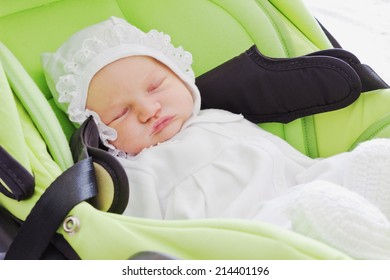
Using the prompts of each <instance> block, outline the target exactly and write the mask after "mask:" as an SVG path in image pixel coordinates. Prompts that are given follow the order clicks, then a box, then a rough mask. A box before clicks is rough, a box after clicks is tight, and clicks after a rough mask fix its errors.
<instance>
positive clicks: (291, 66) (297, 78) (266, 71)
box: [196, 46, 375, 123]
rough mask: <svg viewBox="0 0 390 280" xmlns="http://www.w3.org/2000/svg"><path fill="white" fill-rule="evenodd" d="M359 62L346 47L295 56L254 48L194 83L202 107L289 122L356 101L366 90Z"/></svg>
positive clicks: (271, 120)
mask: <svg viewBox="0 0 390 280" xmlns="http://www.w3.org/2000/svg"><path fill="white" fill-rule="evenodd" d="M340 57H341V58H340ZM350 61H353V63H354V65H355V67H352V66H351V65H350V64H349V63H350ZM361 65H362V64H360V62H359V60H358V59H357V58H356V57H355V56H354V55H352V54H350V53H349V52H347V51H345V50H342V49H337V51H333V50H327V51H319V52H316V53H312V54H309V55H305V56H300V57H296V58H269V57H266V56H264V55H262V54H261V53H260V52H259V51H258V49H257V48H256V46H253V47H251V48H250V49H249V50H247V51H246V52H244V53H242V54H241V55H239V56H237V57H235V58H232V59H231V60H229V61H227V62H225V63H224V64H222V65H220V66H218V67H216V68H214V69H213V70H211V71H209V72H207V73H205V74H203V75H201V76H199V77H198V78H197V79H196V84H197V86H198V87H199V89H200V92H201V95H202V109H208V108H218V109H225V110H228V111H231V112H233V113H241V114H243V115H244V116H245V117H246V118H247V119H249V120H250V121H252V122H255V123H261V122H282V123H287V122H290V121H292V120H294V119H297V118H300V117H304V116H308V115H312V114H317V113H321V112H327V111H331V110H336V109H340V108H343V107H345V106H348V105H349V104H351V103H352V102H354V101H355V100H356V99H357V98H358V97H359V95H360V93H361V91H362V82H361V79H360V77H359V75H358V73H357V71H356V70H355V69H354V68H356V69H361V68H363V67H361ZM362 72H364V70H363V71H362ZM374 73H375V72H374Z"/></svg>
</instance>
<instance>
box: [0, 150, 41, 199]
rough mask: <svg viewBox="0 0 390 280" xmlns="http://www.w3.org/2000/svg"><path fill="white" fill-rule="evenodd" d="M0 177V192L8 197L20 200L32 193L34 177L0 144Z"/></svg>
mask: <svg viewBox="0 0 390 280" xmlns="http://www.w3.org/2000/svg"><path fill="white" fill-rule="evenodd" d="M0 179H1V180H0V192H1V193H3V194H4V195H6V196H7V197H9V198H12V199H16V200H18V201H20V200H23V199H26V198H29V197H31V196H32V194H33V193H34V187H35V180H34V177H33V176H32V175H31V174H30V172H28V171H27V170H26V169H25V168H24V167H23V166H22V165H21V164H20V163H19V162H17V161H16V160H15V159H14V158H13V157H12V156H11V155H10V154H9V153H8V152H7V151H6V150H5V149H4V148H3V147H2V146H0ZM3 183H4V184H5V186H4V185H3Z"/></svg>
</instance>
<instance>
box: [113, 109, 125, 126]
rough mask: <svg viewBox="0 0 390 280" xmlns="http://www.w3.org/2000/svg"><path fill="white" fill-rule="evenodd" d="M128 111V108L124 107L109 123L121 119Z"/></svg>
mask: <svg viewBox="0 0 390 280" xmlns="http://www.w3.org/2000/svg"><path fill="white" fill-rule="evenodd" d="M128 111H129V109H128V108H125V109H123V110H122V111H121V112H120V113H119V114H117V115H115V116H114V118H113V119H112V120H111V121H110V122H109V123H108V124H110V123H112V122H114V121H116V120H118V119H120V118H121V117H123V116H124V115H125V114H126V113H127V112H128Z"/></svg>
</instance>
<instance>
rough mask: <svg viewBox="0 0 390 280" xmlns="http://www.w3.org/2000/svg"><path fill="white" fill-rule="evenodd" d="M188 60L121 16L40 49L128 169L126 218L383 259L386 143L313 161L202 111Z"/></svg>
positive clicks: (66, 104)
mask: <svg viewBox="0 0 390 280" xmlns="http://www.w3.org/2000/svg"><path fill="white" fill-rule="evenodd" d="M191 64H192V56H191V54H190V53H189V52H187V51H184V50H183V48H181V47H178V48H177V47H174V46H173V45H172V44H171V41H170V37H169V36H168V35H166V34H163V33H161V32H158V31H156V30H151V31H149V32H147V33H145V32H142V31H141V30H139V29H138V28H136V27H135V26H133V25H131V24H130V23H128V22H127V21H125V20H123V19H120V18H116V17H111V18H109V19H108V20H105V21H103V22H100V23H98V24H95V25H92V26H90V27H87V28H85V29H83V30H81V31H79V32H77V33H76V34H74V35H73V36H72V37H70V38H69V39H68V40H67V41H66V42H65V43H64V44H63V45H62V46H61V47H60V48H59V49H58V50H57V51H56V52H55V53H51V54H49V53H46V54H44V55H43V65H44V71H45V75H46V78H47V81H48V85H49V87H50V90H51V91H52V94H53V96H54V97H55V98H56V99H57V101H58V106H59V107H60V108H61V109H62V110H64V111H65V112H66V113H67V114H68V116H69V118H70V120H71V121H73V122H75V123H77V124H81V123H83V122H84V121H85V120H86V119H87V118H88V117H89V116H92V117H93V119H94V121H95V122H96V124H97V126H98V130H99V135H100V139H101V141H102V143H103V144H104V145H105V146H106V147H107V150H108V152H109V153H111V154H112V155H113V156H115V157H116V158H117V159H118V161H119V162H120V163H121V164H122V165H123V167H124V169H125V171H126V174H127V176H128V179H129V183H130V186H131V187H132V189H131V196H130V199H129V203H128V206H127V208H126V210H125V212H124V214H125V215H130V216H135V217H142V218H150V219H205V218H220V219H227V218H229V219H231V218H234V219H236V218H239V219H252V220H259V221H263V222H268V223H272V224H275V225H278V226H281V227H284V228H287V229H290V230H293V231H296V232H299V233H302V234H304V235H306V236H309V237H312V238H314V239H317V240H319V241H321V242H324V243H327V244H329V245H330V246H333V247H334V248H337V249H339V250H340V251H343V252H345V253H346V254H349V255H350V256H351V257H353V258H358V259H390V224H389V219H390V203H389V200H390V176H388V175H387V170H390V141H389V140H386V139H377V140H371V141H369V142H366V143H363V144H361V145H360V146H358V147H357V148H356V149H355V150H354V151H352V152H348V153H342V154H338V155H335V156H333V157H329V158H324V159H311V158H309V157H307V156H305V155H303V154H302V153H300V152H298V151H297V150H295V149H294V148H293V147H292V146H290V145H289V144H288V143H286V142H285V141H284V140H282V139H280V138H278V137H277V136H274V135H272V134H270V133H268V132H267V131H265V130H263V129H261V128H259V127H258V126H257V125H255V124H253V123H251V122H249V121H247V120H246V119H245V118H244V117H243V116H242V115H237V114H233V113H230V112H227V111H223V110H218V109H208V110H200V102H201V98H200V93H199V90H198V88H197V87H196V85H195V82H194V80H195V79H194V73H193V71H192V69H191ZM238 94H239V93H238ZM221 95H223V92H221Z"/></svg>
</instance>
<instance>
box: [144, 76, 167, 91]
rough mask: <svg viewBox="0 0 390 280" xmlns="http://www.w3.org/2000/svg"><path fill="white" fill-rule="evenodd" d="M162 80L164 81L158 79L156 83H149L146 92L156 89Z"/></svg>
mask: <svg viewBox="0 0 390 280" xmlns="http://www.w3.org/2000/svg"><path fill="white" fill-rule="evenodd" d="M163 81H164V79H160V80H158V81H157V82H156V83H153V84H151V85H150V86H149V87H148V89H147V91H148V92H152V91H153V90H155V89H157V88H158V87H159V86H161V84H162V83H163Z"/></svg>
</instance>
